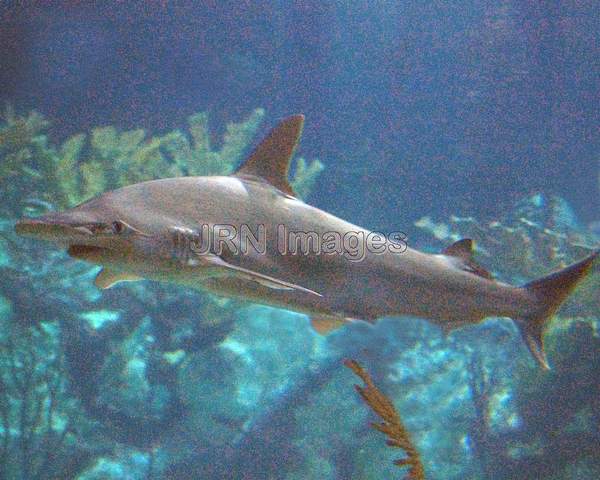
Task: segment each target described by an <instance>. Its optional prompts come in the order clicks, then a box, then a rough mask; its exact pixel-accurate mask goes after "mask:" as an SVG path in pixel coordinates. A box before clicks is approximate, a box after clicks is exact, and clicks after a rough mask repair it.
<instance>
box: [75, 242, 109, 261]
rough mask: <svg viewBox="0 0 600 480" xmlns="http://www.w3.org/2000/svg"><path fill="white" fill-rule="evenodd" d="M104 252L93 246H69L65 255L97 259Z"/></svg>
mask: <svg viewBox="0 0 600 480" xmlns="http://www.w3.org/2000/svg"><path fill="white" fill-rule="evenodd" d="M106 250H107V249H106V248H103V247H96V246H95V245H69V248H68V249H67V253H68V254H69V256H71V257H73V258H81V259H90V258H99V257H100V256H101V255H102V254H103V253H105V252H106Z"/></svg>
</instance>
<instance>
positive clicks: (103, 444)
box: [0, 0, 600, 480]
mask: <svg viewBox="0 0 600 480" xmlns="http://www.w3.org/2000/svg"><path fill="white" fill-rule="evenodd" d="M598 18H600V5H598V4H597V3H596V2H592V1H589V2H588V1H573V2H568V1H549V2H530V1H514V0H513V1H501V2H492V1H457V2H416V1H375V0H372V1H352V2H344V1H336V2H311V1H298V2H291V1H271V2H259V1H257V2H229V1H220V2H191V1H189V2H186V1H181V2H158V1H156V2H60V1H57V2H48V3H47V4H46V3H43V2H10V1H9V2H3V3H2V6H0V102H1V103H2V112H3V114H2V118H1V120H0V198H1V199H2V202H1V203H0V479H19V480H20V479H40V480H41V479H81V480H84V479H85V480H90V479H96V480H100V479H131V480H134V479H135V480H137V479H285V480H295V479H323V480H346V479H348V480H357V479H365V480H366V479H369V480H371V479H373V480H375V479H388V478H403V476H404V475H406V474H407V468H406V467H403V466H402V465H400V466H396V465H394V463H393V462H394V460H396V459H398V458H403V456H404V454H403V453H402V451H401V450H394V449H391V448H389V447H388V446H386V443H385V436H384V435H383V434H381V433H379V432H377V431H375V430H374V429H372V428H371V426H370V423H371V422H377V421H378V420H377V417H376V416H375V414H374V413H372V412H371V411H370V409H369V408H368V405H367V404H366V403H365V402H363V401H362V399H361V397H360V396H359V395H358V394H357V392H356V391H355V389H354V385H355V384H362V381H361V380H360V379H359V378H358V377H356V375H354V374H353V372H352V371H351V370H350V369H348V368H345V367H344V364H343V360H344V359H347V358H352V359H355V360H356V361H358V362H360V365H362V367H363V368H364V369H365V370H366V371H368V372H369V374H370V376H371V377H372V379H373V382H374V384H375V385H377V387H378V388H379V389H380V390H381V392H383V393H384V394H385V395H386V396H387V397H388V398H389V399H390V400H391V401H392V402H393V404H394V405H395V407H396V409H397V411H398V413H399V415H400V417H401V419H402V423H403V424H404V425H405V427H406V430H407V431H408V432H409V434H410V438H411V440H412V443H413V444H414V447H415V448H416V450H417V451H418V455H419V457H420V459H421V461H422V464H423V467H424V472H425V478H427V479H516V478H518V479H596V478H600V333H599V331H598V328H599V317H600V309H599V307H600V295H599V292H600V275H599V274H598V267H596V269H595V271H594V272H592V274H591V275H590V277H589V278H588V279H587V280H586V281H585V282H584V283H582V285H581V286H580V287H579V288H578V290H577V291H576V292H575V294H574V295H572V297H571V298H570V299H569V301H568V302H567V303H566V304H565V305H564V306H563V307H562V308H561V310H560V311H559V312H558V315H557V316H556V317H555V318H554V320H553V321H552V323H551V325H550V326H549V328H548V330H547V332H546V337H545V339H546V349H547V351H548V357H549V361H550V364H551V366H552V369H551V370H550V371H543V370H541V369H540V368H538V367H537V366H536V365H535V363H534V361H533V360H532V359H531V357H530V355H529V353H528V352H527V349H526V348H525V346H524V345H523V343H522V340H521V338H520V336H519V333H518V331H517V329H516V328H515V327H514V325H513V324H512V322H511V321H509V320H507V319H488V320H486V321H485V322H483V323H481V324H479V325H474V326H469V327H465V328H463V329H461V330H456V331H453V332H452V333H451V334H450V335H448V336H445V335H444V334H443V332H442V331H441V330H440V329H439V328H438V327H436V326H434V325H432V324H430V323H427V322H425V321H423V320H417V319H410V318H389V319H382V320H380V321H379V322H378V323H377V324H376V325H375V326H369V325H366V324H362V323H356V324H352V325H349V326H346V327H344V328H342V329H340V330H338V331H336V332H334V333H332V334H330V335H328V336H320V335H318V334H317V333H315V332H314V331H313V330H312V328H311V327H310V325H309V321H308V318H307V317H306V316H305V315H301V314H298V313H293V312H288V311H285V310H280V309H274V308H269V307H265V306H260V305H250V304H246V303H242V302H239V301H234V300H231V299H224V298H220V297H215V296H211V295H209V294H203V293H199V292H197V291H192V290H189V289H185V288H183V287H175V286H171V285H166V284H158V283H152V282H136V283H130V284H121V285H118V286H116V287H114V288H112V289H109V290H106V291H99V290H98V289H97V288H96V287H95V286H94V285H93V279H94V277H95V275H96V273H97V271H98V267H93V266H91V265H89V264H85V263H82V262H79V261H75V260H73V259H70V258H69V257H68V256H67V255H66V254H65V253H64V252H63V251H61V250H59V249H57V248H54V247H51V246H49V245H45V244H41V243H36V242H33V241H28V240H25V239H22V238H17V237H16V235H15V234H14V222H15V220H16V219H17V218H20V217H22V216H33V215H37V214H40V213H44V212H47V211H50V210H61V209H64V208H67V207H70V206H73V205H76V204H78V203H80V202H82V201H84V200H86V199H88V198H91V197H93V196H95V195H97V194H99V193H101V192H103V191H105V190H110V189H114V188H117V187H119V186H123V185H127V184H130V183H135V182H138V181H141V180H146V179H150V178H164V177H169V176H180V175H210V174H227V173H230V172H231V171H232V170H233V169H234V168H235V167H236V166H238V165H239V164H240V162H241V161H242V160H243V158H244V156H245V155H246V154H247V153H248V152H249V151H250V150H251V148H252V146H253V145H256V142H257V141H258V140H259V139H260V138H261V137H262V136H263V135H264V134H265V133H266V131H267V130H268V129H269V128H270V127H272V126H274V125H275V124H276V122H277V121H278V120H279V119H281V118H283V117H285V116H287V115H290V114H293V113H303V114H304V115H305V116H306V124H305V128H304V134H303V138H302V140H301V143H300V147H299V149H298V152H297V156H296V160H295V163H294V166H293V168H292V183H293V185H294V188H295V189H296V191H298V192H299V194H300V195H301V196H302V198H304V199H305V200H306V201H307V202H308V203H310V204H312V205H315V206H317V207H319V208H321V209H323V210H326V211H328V212H331V213H333V214H335V215H337V216H339V217H341V218H344V219H346V220H348V221H351V222H353V223H356V224H359V225H362V226H364V227H367V228H370V229H373V230H378V231H383V232H389V231H397V230H402V231H403V232H405V233H406V234H407V236H408V244H409V246H411V247H413V248H419V249H421V250H424V251H428V252H438V251H440V250H441V249H443V248H444V247H446V246H448V245H449V244H450V243H452V242H453V241H456V240H458V239H460V238H473V239H475V240H476V245H477V247H476V248H477V250H476V252H477V259H478V262H479V263H480V264H482V265H484V266H485V267H486V268H488V269H489V270H490V271H492V272H493V274H494V276H495V277H496V278H499V279H500V280H503V281H507V282H509V283H513V284H523V283H525V282H526V281H529V280H532V279H534V278H538V277H540V276H542V275H546V274H548V273H549V272H550V271H552V270H554V269H558V268H560V267H563V266H565V265H567V264H569V263H571V262H573V261H575V260H577V259H580V258H582V257H584V256H585V255H587V254H589V252H590V251H592V250H593V249H594V248H597V247H598V245H599V243H600V215H599V213H598V212H599V207H600V204H599V199H600V195H599V194H600V190H599V187H600V168H599V163H598V152H599V151H600V137H599V135H598V125H599V124H600V122H599V121H600V118H599V117H600V115H599V112H600V109H599V108H598V99H599V98H600V97H599V93H600V62H599V58H600V29H599V28H598ZM404 450H406V449H404ZM412 478H419V477H416V476H413V477H412Z"/></svg>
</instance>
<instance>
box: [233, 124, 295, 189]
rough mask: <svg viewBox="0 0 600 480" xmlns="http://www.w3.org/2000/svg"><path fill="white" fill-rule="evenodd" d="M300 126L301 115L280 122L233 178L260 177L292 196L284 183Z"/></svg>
mask: <svg viewBox="0 0 600 480" xmlns="http://www.w3.org/2000/svg"><path fill="white" fill-rule="evenodd" d="M303 126H304V115H293V116H291V117H288V118H286V119H284V120H282V121H281V122H280V123H279V125H277V126H276V127H275V128H274V129H273V130H271V131H270V132H269V134H268V135H267V136H266V137H265V138H264V140H263V141H262V142H260V143H259V145H258V146H257V147H256V148H255V149H254V151H253V152H252V154H251V155H250V156H249V157H248V158H247V159H246V161H245V162H244V163H243V164H242V166H241V167H240V168H239V169H238V170H237V171H236V172H235V175H236V176H239V177H244V176H250V177H259V178H262V179H263V180H265V181H267V182H269V183H270V184H271V185H273V186H274V187H275V188H277V189H279V190H281V191H282V192H284V193H287V194H288V195H293V196H295V193H294V191H293V190H292V187H291V186H290V184H289V182H288V171H289V167H290V161H291V160H292V155H293V154H294V150H295V149H296V145H297V144H298V140H300V135H301V134H302V127H303Z"/></svg>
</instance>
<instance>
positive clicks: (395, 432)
mask: <svg viewBox="0 0 600 480" xmlns="http://www.w3.org/2000/svg"><path fill="white" fill-rule="evenodd" d="M344 365H346V366H347V367H348V368H349V369H351V370H352V371H353V372H354V373H355V374H356V375H357V376H358V377H360V379H361V380H362V381H363V382H364V383H365V386H364V387H361V386H359V385H355V388H356V391H357V392H358V393H359V394H360V396H361V397H362V398H363V400H364V401H365V403H366V404H367V405H369V407H371V409H372V410H373V412H375V413H376V414H377V415H378V416H379V417H380V418H381V419H382V420H383V422H381V423H372V426H373V428H375V429H376V430H379V431H380V432H382V433H384V434H385V435H386V436H387V437H388V440H387V444H388V445H389V446H390V447H394V448H400V449H402V450H404V451H405V452H406V455H407V456H406V458H404V459H399V460H396V461H395V462H394V464H396V465H398V466H400V467H404V466H406V467H409V470H408V474H407V477H406V478H407V479H409V480H424V479H425V472H424V470H423V465H422V463H421V458H420V456H419V452H418V451H417V449H416V448H415V447H414V445H413V443H412V442H411V440H410V434H409V433H408V430H406V428H405V427H404V425H403V424H402V421H401V420H400V416H399V415H398V412H397V411H396V409H395V407H394V405H393V404H392V402H391V401H390V399H389V398H388V397H386V396H385V395H384V394H383V393H382V392H381V391H380V390H379V389H378V388H377V387H376V386H375V384H374V383H373V380H372V379H371V377H370V376H369V374H368V373H367V371H366V370H364V369H363V368H362V367H361V365H360V364H359V363H358V362H356V361H355V360H345V361H344Z"/></svg>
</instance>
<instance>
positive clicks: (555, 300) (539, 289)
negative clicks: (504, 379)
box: [516, 250, 600, 369]
mask: <svg viewBox="0 0 600 480" xmlns="http://www.w3.org/2000/svg"><path fill="white" fill-rule="evenodd" d="M599 254H600V250H597V251H596V252H594V253H593V254H592V255H590V256H589V257H587V258H584V259H583V260H581V261H579V262H577V263H574V264H572V265H569V266H568V267H566V268H564V269H562V270H559V271H558V272H554V273H551V274H550V275H548V276H546V277H543V278H540V279H538V280H534V281H533V282H530V283H528V284H526V285H524V286H523V288H525V289H526V290H527V291H528V292H530V293H531V294H533V295H534V297H535V298H536V299H537V300H538V302H539V309H538V310H537V311H536V312H535V313H533V314H530V315H528V316H525V317H522V318H517V319H516V320H517V325H518V326H519V328H520V330H521V335H523V339H524V340H525V342H526V343H527V347H528V348H529V350H530V351H531V353H532V355H533V356H534V357H535V359H536V360H537V361H538V362H539V363H540V365H541V366H542V367H543V368H545V369H549V368H550V367H549V365H548V360H547V359H546V353H545V352H544V340H543V335H544V327H545V326H546V323H547V322H548V321H549V320H550V318H552V315H554V313H555V312H556V310H558V308H559V307H560V305H561V304H562V303H563V301H564V300H565V299H566V298H567V297H568V296H569V294H570V293H571V292H572V291H573V289H574V288H575V287H576V286H577V284H578V283H579V281H580V280H582V279H583V278H584V277H585V276H586V275H587V273H588V272H589V271H590V269H591V268H592V264H593V262H594V260H595V259H596V257H597V256H598V255H599Z"/></svg>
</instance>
